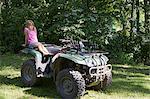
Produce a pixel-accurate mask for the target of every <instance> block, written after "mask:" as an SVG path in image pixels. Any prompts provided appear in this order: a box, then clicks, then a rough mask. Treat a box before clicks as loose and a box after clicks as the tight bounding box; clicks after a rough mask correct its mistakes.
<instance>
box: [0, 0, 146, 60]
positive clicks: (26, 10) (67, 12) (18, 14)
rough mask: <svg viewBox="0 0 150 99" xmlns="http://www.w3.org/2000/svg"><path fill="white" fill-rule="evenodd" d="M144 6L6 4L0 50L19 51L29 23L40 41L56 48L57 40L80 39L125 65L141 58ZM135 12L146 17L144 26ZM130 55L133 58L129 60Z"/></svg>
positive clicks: (14, 0)
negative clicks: (25, 24)
mask: <svg viewBox="0 0 150 99" xmlns="http://www.w3.org/2000/svg"><path fill="white" fill-rule="evenodd" d="M144 2H146V1H145V0H144V1H140V2H139V4H138V3H137V2H135V0H74V1H73V0H9V1H7V0H6V1H5V2H4V3H3V5H2V9H1V11H2V13H1V17H0V21H1V23H0V26H1V27H0V30H1V31H0V46H2V47H1V49H0V50H1V51H3V52H4V51H5V52H6V51H12V52H17V51H18V50H20V45H21V44H22V43H24V35H23V28H24V22H25V21H26V20H27V19H32V20H33V21H34V22H35V25H36V27H37V29H38V37H39V40H40V41H45V42H47V43H55V44H59V38H64V37H70V36H71V37H73V38H74V39H78V40H79V39H80V38H83V39H88V40H89V41H91V42H95V43H97V44H98V46H99V48H100V49H101V50H107V51H109V52H110V53H111V55H110V56H111V58H114V57H116V58H114V59H116V60H118V59H121V60H122V61H124V59H123V57H124V58H125V59H126V60H127V61H126V62H128V61H129V60H130V59H131V60H132V59H135V60H136V59H137V57H136V54H137V53H140V54H142V51H141V44H142V43H143V34H144V33H145V32H146V33H145V35H149V33H148V28H149V25H148V21H146V20H148V18H147V17H146V14H147V13H148V11H149V10H148V9H149V8H148V6H147V4H146V3H144ZM144 4H145V5H144ZM138 9H141V10H140V13H142V14H144V13H145V23H144V22H143V20H144V19H142V17H140V15H139V13H138V12H137V11H138ZM142 9H143V10H142ZM144 11H145V12H144ZM136 16H137V17H136ZM138 16H139V17H138ZM142 16H144V15H142ZM144 50H145V49H144ZM118 52H119V53H118ZM129 54H133V56H134V57H132V58H130V57H129V56H130V55H129ZM128 55H129V56H128ZM120 57H122V58H120ZM128 57H129V59H127V58H128ZM121 60H120V62H121ZM141 60H144V59H141ZM126 62H123V63H126Z"/></svg>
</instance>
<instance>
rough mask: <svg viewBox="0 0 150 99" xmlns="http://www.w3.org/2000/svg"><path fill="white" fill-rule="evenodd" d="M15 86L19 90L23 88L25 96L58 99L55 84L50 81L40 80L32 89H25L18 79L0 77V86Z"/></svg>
mask: <svg viewBox="0 0 150 99" xmlns="http://www.w3.org/2000/svg"><path fill="white" fill-rule="evenodd" d="M2 84H5V85H8V86H9V85H15V86H17V87H20V88H25V90H23V92H24V93H25V94H30V95H33V96H37V97H44V98H52V99H55V98H56V99H59V98H60V96H59V95H58V94H57V90H56V87H55V83H54V82H53V80H52V79H46V78H40V79H39V81H38V84H36V86H34V87H25V86H24V85H23V83H22V82H21V78H20V77H16V78H8V77H7V76H2V75H0V85H2Z"/></svg>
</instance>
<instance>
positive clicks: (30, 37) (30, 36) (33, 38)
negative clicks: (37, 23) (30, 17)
mask: <svg viewBox="0 0 150 99" xmlns="http://www.w3.org/2000/svg"><path fill="white" fill-rule="evenodd" d="M24 33H27V43H28V44H32V43H35V42H38V39H37V30H36V28H35V30H29V29H28V28H25V29H24Z"/></svg>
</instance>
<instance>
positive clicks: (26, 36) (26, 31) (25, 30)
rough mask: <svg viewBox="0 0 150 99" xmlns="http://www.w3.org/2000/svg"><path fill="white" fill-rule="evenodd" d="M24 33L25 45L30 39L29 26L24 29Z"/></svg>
mask: <svg viewBox="0 0 150 99" xmlns="http://www.w3.org/2000/svg"><path fill="white" fill-rule="evenodd" d="M24 35H25V46H26V45H27V43H28V42H27V39H28V30H27V28H25V29H24Z"/></svg>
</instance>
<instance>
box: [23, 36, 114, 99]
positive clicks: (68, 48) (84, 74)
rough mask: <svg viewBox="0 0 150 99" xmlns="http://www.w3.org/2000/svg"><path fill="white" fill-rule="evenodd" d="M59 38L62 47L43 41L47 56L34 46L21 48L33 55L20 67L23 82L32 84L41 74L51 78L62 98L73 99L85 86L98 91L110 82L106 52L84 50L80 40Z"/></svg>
mask: <svg viewBox="0 0 150 99" xmlns="http://www.w3.org/2000/svg"><path fill="white" fill-rule="evenodd" d="M60 41H61V42H62V43H63V46H57V45H54V44H45V47H46V48H47V49H48V51H49V52H50V53H51V55H50V56H43V55H42V54H41V53H40V52H39V51H38V50H37V49H36V48H35V49H30V48H24V49H23V50H22V52H23V53H26V54H30V55H32V56H33V57H34V58H33V59H29V60H27V61H25V62H24V63H23V65H22V67H21V78H22V81H23V83H24V84H25V85H27V86H33V85H35V84H36V82H37V80H38V78H40V77H47V78H53V80H54V82H55V84H56V88H57V91H58V92H59V94H60V95H61V97H62V98H63V99H74V98H76V97H79V96H82V95H84V93H85V90H86V88H94V89H95V90H100V89H104V88H106V87H107V86H109V85H110V84H111V82H112V73H111V71H112V66H111V65H110V64H108V63H107V62H108V58H107V57H106V56H105V55H104V54H105V53H102V52H97V51H96V52H94V51H89V50H87V49H86V47H85V46H84V44H83V43H84V42H83V41H79V42H78V41H73V40H65V39H61V40H60Z"/></svg>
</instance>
